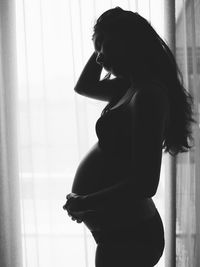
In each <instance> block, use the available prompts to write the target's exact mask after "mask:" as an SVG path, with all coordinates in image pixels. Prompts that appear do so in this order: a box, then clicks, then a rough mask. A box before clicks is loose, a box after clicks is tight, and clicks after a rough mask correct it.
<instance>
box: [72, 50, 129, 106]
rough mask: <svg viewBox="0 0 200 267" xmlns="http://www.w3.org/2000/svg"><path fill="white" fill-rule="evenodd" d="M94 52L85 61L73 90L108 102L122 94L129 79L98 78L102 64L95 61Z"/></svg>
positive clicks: (127, 85) (126, 87)
mask: <svg viewBox="0 0 200 267" xmlns="http://www.w3.org/2000/svg"><path fill="white" fill-rule="evenodd" d="M96 56H97V55H96V52H94V53H93V54H92V56H91V57H90V58H89V60H88V62H87V63H86V65H85V67H84V69H83V71H82V73H81V75H80V77H79V79H78V81H77V83H76V85H75V87H74V90H75V92H76V93H78V94H80V95H83V96H86V97H91V98H95V99H98V100H102V101H107V102H110V101H111V100H112V99H113V97H115V96H116V94H117V95H123V93H125V92H126V90H127V89H128V87H129V86H130V81H128V80H127V79H124V78H121V77H120V78H118V77H116V78H114V79H103V80H100V76H101V72H102V66H101V65H100V64H98V63H97V62H96Z"/></svg>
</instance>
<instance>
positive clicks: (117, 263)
mask: <svg viewBox="0 0 200 267" xmlns="http://www.w3.org/2000/svg"><path fill="white" fill-rule="evenodd" d="M159 258H160V252H159V251H158V250H156V249H155V248H153V247H150V246H146V245H140V244H138V245H136V244H134V245H132V244H131V243H130V244H129V243H127V244H126V243H116V244H114V243H107V244H98V245H97V248H96V256H95V266H96V267H152V266H154V265H155V264H156V263H157V262H158V260H159Z"/></svg>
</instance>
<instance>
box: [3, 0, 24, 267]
mask: <svg viewBox="0 0 200 267" xmlns="http://www.w3.org/2000/svg"><path fill="white" fill-rule="evenodd" d="M15 26H16V25H15V2H14V1H12V0H9V1H0V266H3V267H11V266H13V267H21V266H22V245H21V244H22V238H21V210H20V187H19V170H18V152H17V149H18V147H17V143H18V140H17V114H16V112H17V110H18V109H17V101H16V99H17V98H16V96H17V76H16V70H17V68H16V40H15V37H16V32H15Z"/></svg>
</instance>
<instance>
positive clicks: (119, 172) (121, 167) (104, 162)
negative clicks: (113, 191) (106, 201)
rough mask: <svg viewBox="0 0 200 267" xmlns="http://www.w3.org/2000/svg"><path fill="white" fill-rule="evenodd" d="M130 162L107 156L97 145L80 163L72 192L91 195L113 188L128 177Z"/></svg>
mask: <svg viewBox="0 0 200 267" xmlns="http://www.w3.org/2000/svg"><path fill="white" fill-rule="evenodd" d="M129 172H130V162H128V161H127V160H126V161H125V160H123V159H121V158H117V157H114V156H113V157H112V156H111V155H108V154H105V153H104V152H103V151H102V149H100V147H99V146H98V143H96V144H95V145H94V146H93V147H92V148H91V150H90V151H89V152H88V153H87V154H86V156H85V157H84V158H83V159H82V161H81V162H80V164H79V166H78V168H77V171H76V174H75V177H74V182H73V185H72V192H73V193H76V194H89V193H93V192H96V191H98V190H101V189H103V188H105V187H108V186H111V185H113V184H115V183H117V182H118V181H120V180H123V179H125V178H126V177H127V175H128V173H129Z"/></svg>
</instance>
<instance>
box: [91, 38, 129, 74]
mask: <svg viewBox="0 0 200 267" xmlns="http://www.w3.org/2000/svg"><path fill="white" fill-rule="evenodd" d="M93 43H94V49H95V51H96V53H97V58H96V62H97V63H98V64H100V65H102V66H103V68H104V69H105V70H106V71H109V72H111V73H112V74H113V75H115V76H121V75H122V73H123V71H124V70H125V64H126V56H125V53H124V52H125V51H124V48H123V46H122V43H121V42H120V40H119V39H118V38H116V37H113V36H111V35H108V34H105V33H104V34H103V33H101V34H100V33H95V34H94V36H93Z"/></svg>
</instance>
